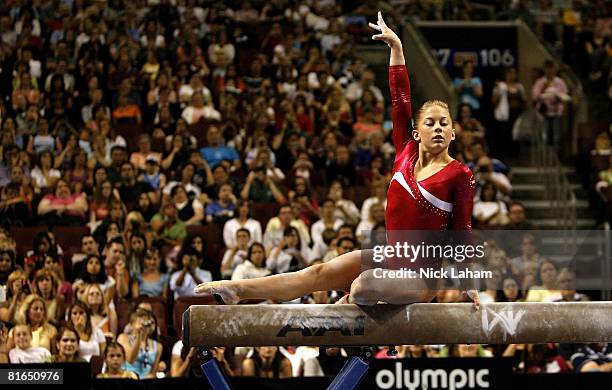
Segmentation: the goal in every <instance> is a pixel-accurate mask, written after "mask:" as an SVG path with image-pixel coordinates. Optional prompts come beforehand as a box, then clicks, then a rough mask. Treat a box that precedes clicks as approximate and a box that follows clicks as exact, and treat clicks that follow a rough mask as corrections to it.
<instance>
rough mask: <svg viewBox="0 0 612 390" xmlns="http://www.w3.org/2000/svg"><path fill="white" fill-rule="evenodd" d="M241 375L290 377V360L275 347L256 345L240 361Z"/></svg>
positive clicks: (275, 377)
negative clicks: (249, 353)
mask: <svg viewBox="0 0 612 390" xmlns="http://www.w3.org/2000/svg"><path fill="white" fill-rule="evenodd" d="M242 375H244V376H256V377H259V378H273V379H283V378H291V376H292V373H291V362H290V361H289V359H287V358H286V357H284V356H283V354H282V353H280V351H279V350H278V348H277V347H256V348H255V349H254V350H253V355H252V356H251V357H249V358H247V359H245V360H244V361H243V362H242Z"/></svg>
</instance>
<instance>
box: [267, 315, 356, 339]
mask: <svg viewBox="0 0 612 390" xmlns="http://www.w3.org/2000/svg"><path fill="white" fill-rule="evenodd" d="M291 332H298V333H300V334H301V335H302V336H304V337H310V336H319V337H320V336H325V333H326V332H340V334H341V335H342V336H363V335H364V334H365V316H357V317H355V318H354V319H351V318H344V317H340V316H316V317H307V318H295V319H290V320H289V321H288V322H287V323H286V324H285V325H283V326H282V327H281V328H280V330H279V331H278V333H277V334H276V337H287V334H288V333H291Z"/></svg>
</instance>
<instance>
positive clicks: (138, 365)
mask: <svg viewBox="0 0 612 390" xmlns="http://www.w3.org/2000/svg"><path fill="white" fill-rule="evenodd" d="M130 325H131V326H132V333H131V334H125V333H122V334H120V335H119V337H117V342H118V343H119V344H121V345H122V346H123V348H124V350H125V368H126V370H128V371H132V372H134V373H135V374H137V375H138V377H139V378H141V379H146V378H156V374H157V369H158V367H159V361H160V358H161V355H162V352H163V351H162V345H161V343H160V342H158V341H157V322H156V320H155V317H154V316H153V314H152V313H151V312H149V311H147V310H142V309H136V311H135V312H133V313H132V314H131V315H130Z"/></svg>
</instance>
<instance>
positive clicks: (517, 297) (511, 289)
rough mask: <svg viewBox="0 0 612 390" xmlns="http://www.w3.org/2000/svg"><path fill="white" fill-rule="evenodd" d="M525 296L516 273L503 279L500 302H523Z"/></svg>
mask: <svg viewBox="0 0 612 390" xmlns="http://www.w3.org/2000/svg"><path fill="white" fill-rule="evenodd" d="M524 300H525V296H524V295H523V291H522V290H521V289H520V284H519V282H518V279H517V278H516V276H514V275H511V274H510V275H506V276H504V278H503V280H502V291H501V294H500V296H499V299H498V300H497V301H498V302H523V301H524Z"/></svg>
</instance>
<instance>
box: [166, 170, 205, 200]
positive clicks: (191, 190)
mask: <svg viewBox="0 0 612 390" xmlns="http://www.w3.org/2000/svg"><path fill="white" fill-rule="evenodd" d="M195 172H196V166H195V165H194V164H193V163H191V162H187V163H185V164H183V165H181V168H180V171H178V172H177V174H176V175H175V180H172V181H171V182H169V183H168V184H167V185H166V186H165V187H163V188H164V189H163V191H162V193H163V195H164V199H166V198H167V199H170V198H171V192H172V189H173V188H174V187H176V186H177V185H179V184H181V185H182V186H183V187H184V188H185V191H187V195H189V197H190V198H199V197H200V194H201V193H202V191H201V188H200V187H199V186H198V185H196V184H194V183H193V179H194V175H195Z"/></svg>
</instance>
